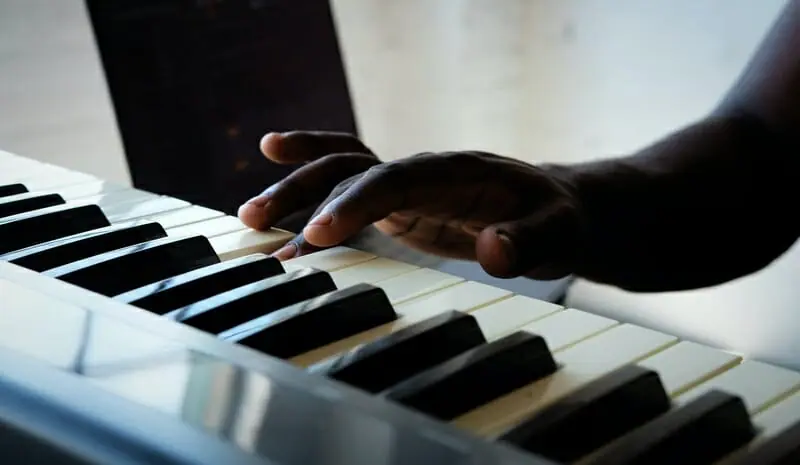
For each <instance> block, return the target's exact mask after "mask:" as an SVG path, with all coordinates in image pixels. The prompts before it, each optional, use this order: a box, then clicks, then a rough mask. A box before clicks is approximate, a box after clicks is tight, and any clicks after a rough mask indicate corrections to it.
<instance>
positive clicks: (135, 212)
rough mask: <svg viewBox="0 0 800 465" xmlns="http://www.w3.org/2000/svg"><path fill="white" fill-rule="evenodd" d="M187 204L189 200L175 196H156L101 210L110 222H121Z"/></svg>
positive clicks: (184, 206)
mask: <svg viewBox="0 0 800 465" xmlns="http://www.w3.org/2000/svg"><path fill="white" fill-rule="evenodd" d="M189 206H191V204H190V203H189V202H187V201H185V200H181V199H176V198H175V197H156V198H153V199H148V200H145V201H143V202H139V201H129V202H124V203H120V204H115V205H111V206H109V207H108V208H104V209H103V212H104V213H105V214H106V216H107V217H108V220H109V221H110V222H111V223H121V222H124V221H130V220H135V219H138V218H144V217H148V216H153V215H157V214H159V213H164V212H168V211H172V210H178V209H181V208H186V207H189Z"/></svg>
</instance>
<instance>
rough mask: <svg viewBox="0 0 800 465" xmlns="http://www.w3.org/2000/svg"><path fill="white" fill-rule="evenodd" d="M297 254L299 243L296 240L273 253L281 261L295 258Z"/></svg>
mask: <svg viewBox="0 0 800 465" xmlns="http://www.w3.org/2000/svg"><path fill="white" fill-rule="evenodd" d="M296 254H297V245H296V244H295V243H294V242H289V243H287V244H286V245H284V246H283V247H281V248H280V249H278V250H276V251H275V252H273V253H272V256H273V257H275V258H277V259H278V260H280V261H286V260H289V259H290V258H294V256H295V255H296Z"/></svg>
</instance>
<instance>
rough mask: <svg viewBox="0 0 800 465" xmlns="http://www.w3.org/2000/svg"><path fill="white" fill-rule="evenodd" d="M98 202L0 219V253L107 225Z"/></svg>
mask: <svg viewBox="0 0 800 465" xmlns="http://www.w3.org/2000/svg"><path fill="white" fill-rule="evenodd" d="M110 225H111V223H110V222H109V221H108V218H106V216H105V214H103V211H102V210H101V209H100V207H99V206H97V205H91V204H90V205H80V206H73V205H69V204H66V205H57V206H55V207H48V208H43V209H41V210H35V211H32V212H27V213H20V214H18V215H13V216H8V217H5V218H0V254H5V253H8V252H12V251H15V250H20V249H24V248H26V247H30V246H32V245H36V244H41V243H43V242H47V241H52V240H53V239H58V238H61V237H66V236H71V235H73V234H77V233H81V232H84V231H90V230H92V229H97V228H102V227H105V226H110Z"/></svg>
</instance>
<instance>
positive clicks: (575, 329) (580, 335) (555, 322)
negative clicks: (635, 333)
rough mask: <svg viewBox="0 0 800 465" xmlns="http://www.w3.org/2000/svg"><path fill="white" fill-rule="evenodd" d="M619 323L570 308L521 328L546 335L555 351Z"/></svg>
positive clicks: (551, 348) (545, 337)
mask: <svg viewBox="0 0 800 465" xmlns="http://www.w3.org/2000/svg"><path fill="white" fill-rule="evenodd" d="M617 325H619V322H618V321H616V320H612V319H611V318H606V317H603V316H600V315H595V314H593V313H588V312H583V311H580V310H575V309H574V308H568V309H566V310H564V311H563V312H558V313H556V314H554V315H550V316H547V317H545V318H542V319H539V320H536V321H534V322H532V323H529V324H526V325H524V326H522V327H521V328H520V330H522V331H527V332H529V333H532V334H538V335H540V336H542V337H544V339H545V341H547V346H548V347H549V348H550V350H551V351H552V352H555V351H557V350H562V349H564V348H566V347H569V346H570V345H573V344H576V343H579V342H580V341H582V340H584V339H587V338H590V337H592V336H594V335H596V334H598V333H600V332H602V331H605V330H607V329H609V328H612V327H614V326H617Z"/></svg>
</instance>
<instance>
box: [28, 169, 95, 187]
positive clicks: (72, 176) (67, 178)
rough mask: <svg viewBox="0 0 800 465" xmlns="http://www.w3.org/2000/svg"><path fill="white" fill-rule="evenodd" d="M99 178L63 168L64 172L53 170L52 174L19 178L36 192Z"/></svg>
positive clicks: (93, 180)
mask: <svg viewBox="0 0 800 465" xmlns="http://www.w3.org/2000/svg"><path fill="white" fill-rule="evenodd" d="M99 180H100V179H99V178H96V177H94V176H91V175H88V174H84V173H79V172H76V171H68V170H64V172H55V173H52V174H47V175H42V176H35V177H32V178H25V179H21V180H20V182H22V183H23V184H25V186H27V187H28V190H29V191H31V192H38V191H43V190H57V189H60V188H64V187H68V186H75V185H78V184H83V183H90V182H96V181H99Z"/></svg>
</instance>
